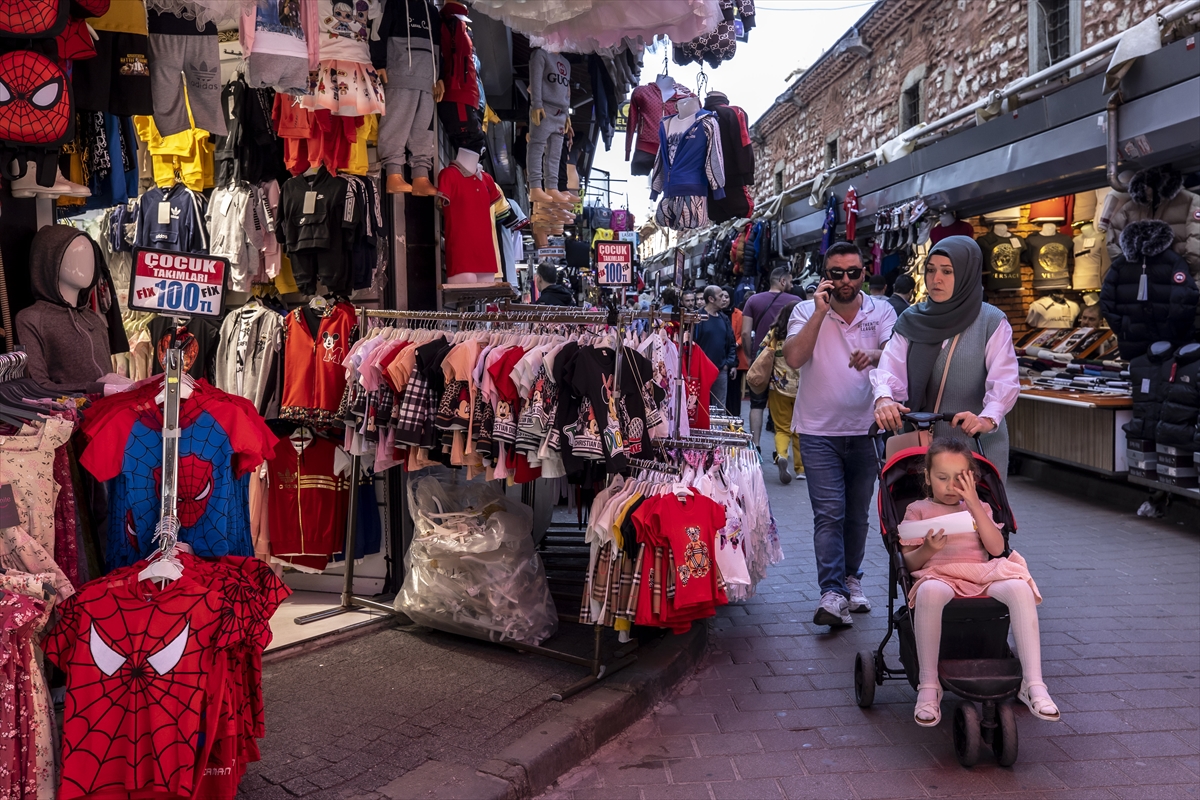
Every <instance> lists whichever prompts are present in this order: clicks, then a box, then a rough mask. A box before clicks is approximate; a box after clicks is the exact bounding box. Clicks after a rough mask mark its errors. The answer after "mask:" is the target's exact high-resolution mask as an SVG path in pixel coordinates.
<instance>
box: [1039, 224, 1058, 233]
mask: <svg viewBox="0 0 1200 800" xmlns="http://www.w3.org/2000/svg"><path fill="white" fill-rule="evenodd" d="M1057 234H1058V226H1057V225H1055V224H1054V223H1053V222H1043V223H1042V236H1056V235H1057Z"/></svg>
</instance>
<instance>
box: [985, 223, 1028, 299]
mask: <svg viewBox="0 0 1200 800" xmlns="http://www.w3.org/2000/svg"><path fill="white" fill-rule="evenodd" d="M975 243H976V244H978V245H979V249H980V250H982V251H983V273H984V280H985V281H986V282H987V289H988V291H989V292H1003V291H1008V290H1013V289H1020V288H1021V263H1022V261H1024V258H1023V253H1024V250H1025V247H1026V244H1025V240H1024V239H1022V238H1021V237H1020V236H1017V235H1016V234H1013V233H1009V234H1008V235H1006V236H1000V235H998V234H997V233H996V232H995V231H988V232H987V233H985V234H984V235H983V236H980V237H979V238H978V239H976V240H975Z"/></svg>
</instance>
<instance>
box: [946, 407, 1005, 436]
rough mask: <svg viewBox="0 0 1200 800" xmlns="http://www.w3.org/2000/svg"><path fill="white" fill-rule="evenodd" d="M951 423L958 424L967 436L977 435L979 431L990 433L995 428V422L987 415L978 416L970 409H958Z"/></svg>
mask: <svg viewBox="0 0 1200 800" xmlns="http://www.w3.org/2000/svg"><path fill="white" fill-rule="evenodd" d="M950 424H951V425H956V426H959V427H961V428H962V429H963V433H965V434H966V435H967V436H977V435H979V434H981V433H991V432H992V431H994V430H996V423H995V422H994V421H992V420H991V419H990V418H989V417H979V416H976V415H974V414H972V413H971V412H970V411H960V412H958V413H957V414H955V415H954V420H953V421H952V422H951V423H950Z"/></svg>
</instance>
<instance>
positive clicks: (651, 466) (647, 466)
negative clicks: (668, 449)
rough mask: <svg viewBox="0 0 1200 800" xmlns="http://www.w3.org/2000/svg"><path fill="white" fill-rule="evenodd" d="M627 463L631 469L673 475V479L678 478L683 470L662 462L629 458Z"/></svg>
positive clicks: (676, 465)
mask: <svg viewBox="0 0 1200 800" xmlns="http://www.w3.org/2000/svg"><path fill="white" fill-rule="evenodd" d="M628 462H629V466H630V467H631V468H632V469H639V470H647V471H649V472H660V473H662V474H663V475H674V476H675V477H679V476H680V475H682V474H683V470H681V469H680V468H679V465H678V464H667V463H665V462H662V461H649V460H647V459H644V458H630V459H628Z"/></svg>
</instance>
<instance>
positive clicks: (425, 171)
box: [379, 81, 436, 178]
mask: <svg viewBox="0 0 1200 800" xmlns="http://www.w3.org/2000/svg"><path fill="white" fill-rule="evenodd" d="M383 97H384V100H385V102H386V103H387V113H386V114H384V115H383V116H382V117H380V118H379V160H380V161H382V162H383V166H384V167H385V168H386V169H387V171H388V172H402V171H403V169H404V165H405V163H407V164H408V165H409V166H410V167H412V176H413V178H428V177H429V172H430V170H432V169H433V146H434V141H433V111H434V109H435V108H436V104H435V103H434V102H433V93H432V92H428V91H425V90H423V89H401V88H399V87H393V86H392V83H391V82H390V81H389V82H388V85H387V86H385V87H384V89H383ZM405 150H407V151H408V155H407V158H406V157H405Z"/></svg>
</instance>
